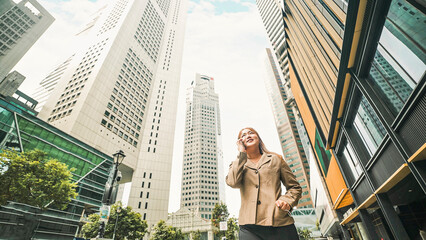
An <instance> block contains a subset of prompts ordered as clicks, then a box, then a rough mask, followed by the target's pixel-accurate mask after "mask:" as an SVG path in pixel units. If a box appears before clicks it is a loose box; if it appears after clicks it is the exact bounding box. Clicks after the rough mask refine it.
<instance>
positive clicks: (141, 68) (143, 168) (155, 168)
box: [39, 0, 187, 224]
mask: <svg viewBox="0 0 426 240" xmlns="http://www.w3.org/2000/svg"><path fill="white" fill-rule="evenodd" d="M186 3H187V2H186V1H185V0H174V1H163V0H156V1H152V0H147V1H136V0H134V1H133V0H116V1H114V2H111V3H110V4H109V5H108V6H107V7H106V8H103V9H102V10H101V12H102V13H101V14H100V13H99V14H97V16H99V18H97V19H96V21H93V22H92V23H91V24H89V25H88V26H90V28H88V29H87V31H90V35H91V38H90V39H92V40H90V41H88V44H87V46H84V47H82V48H81V49H79V51H78V52H77V53H76V54H75V55H74V57H73V58H72V60H71V62H70V63H69V65H68V67H67V69H66V70H65V71H64V72H63V73H62V76H61V79H60V80H59V81H58V84H57V86H56V87H55V89H54V91H53V92H52V94H51V96H50V98H49V99H48V101H47V102H46V104H45V105H44V107H43V109H42V110H41V112H40V114H39V116H40V118H42V119H45V120H47V121H48V122H49V123H51V124H52V125H54V126H56V127H58V128H60V129H62V130H63V131H65V132H67V133H69V134H71V135H72V136H74V137H76V138H78V139H80V140H82V141H84V142H86V143H88V144H90V145H92V146H93V147H95V148H96V149H100V150H101V151H104V152H106V153H108V154H112V153H113V152H115V151H117V150H118V149H121V150H123V151H124V152H125V154H126V158H125V160H124V162H123V164H122V165H121V166H120V167H121V171H122V173H123V175H124V176H123V178H124V179H125V180H128V181H131V182H132V185H131V190H130V196H129V201H128V204H129V205H130V206H132V207H133V208H134V209H135V210H136V211H138V212H140V213H141V214H142V217H143V219H146V220H147V221H148V223H149V224H153V223H156V222H157V221H158V220H159V219H166V217H167V210H168V197H169V188H170V177H171V176H170V175H171V165H172V164H171V161H172V153H173V136H174V128H175V116H176V110H177V97H178V89H179V82H180V78H179V77H180V69H181V58H182V50H183V36H184V28H185V21H186ZM85 34H88V33H87V32H86V33H85ZM88 39H89V38H88Z"/></svg>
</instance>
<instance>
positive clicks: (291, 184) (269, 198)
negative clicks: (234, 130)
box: [226, 152, 302, 227]
mask: <svg viewBox="0 0 426 240" xmlns="http://www.w3.org/2000/svg"><path fill="white" fill-rule="evenodd" d="M281 182H282V183H283V184H284V186H285V187H286V190H287V192H286V193H285V194H284V195H281ZM226 184H228V185H229V186H230V187H232V188H239V189H240V194H241V208H240V214H239V219H238V222H239V224H240V225H246V224H256V225H262V226H274V227H279V226H286V225H290V224H293V223H294V219H293V218H292V217H291V216H290V215H289V214H288V213H287V212H286V211H284V210H281V209H279V208H278V207H277V206H276V205H275V201H277V200H278V199H279V200H282V201H285V202H287V203H288V204H290V206H292V207H293V206H295V205H297V203H298V201H299V199H300V196H301V193H302V188H301V187H300V184H299V182H298V181H297V180H296V178H295V176H294V175H293V173H292V171H291V170H290V168H289V166H288V165H287V163H286V162H285V161H284V160H283V159H282V157H281V156H279V155H276V154H267V153H264V154H263V155H262V157H261V158H260V160H259V162H258V164H257V166H256V164H254V163H252V162H251V161H250V160H247V153H245V152H241V153H240V154H239V156H238V157H237V159H236V160H235V161H234V162H232V163H231V165H230V166H229V173H228V175H227V176H226Z"/></svg>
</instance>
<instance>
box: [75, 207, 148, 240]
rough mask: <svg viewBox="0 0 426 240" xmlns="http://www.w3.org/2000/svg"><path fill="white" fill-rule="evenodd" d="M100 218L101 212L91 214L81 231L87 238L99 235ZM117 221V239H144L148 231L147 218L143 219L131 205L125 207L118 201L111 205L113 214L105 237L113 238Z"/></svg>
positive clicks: (106, 227) (106, 228)
mask: <svg viewBox="0 0 426 240" xmlns="http://www.w3.org/2000/svg"><path fill="white" fill-rule="evenodd" d="M118 209H120V212H118V211H117V210H118ZM117 215H118V219H117ZM99 219H100V216H99V214H92V215H90V216H89V220H90V222H88V223H86V224H85V225H84V226H83V228H82V229H81V233H82V234H83V236H84V237H85V238H94V237H96V236H97V235H98V231H99V226H100V221H99ZM116 221H117V228H116V231H115V239H118V240H120V239H128V240H135V239H142V238H143V236H144V235H145V233H146V232H147V227H148V225H147V223H146V221H145V220H142V217H141V214H140V213H137V212H134V211H132V208H131V207H125V208H123V205H122V203H121V202H117V203H115V204H113V205H112V206H111V214H110V216H109V219H108V222H107V224H106V226H105V234H104V237H105V238H112V235H113V233H114V228H115V222H116Z"/></svg>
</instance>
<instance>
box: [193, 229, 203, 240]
mask: <svg viewBox="0 0 426 240" xmlns="http://www.w3.org/2000/svg"><path fill="white" fill-rule="evenodd" d="M191 234H192V238H191V239H192V240H201V232H200V230H197V231H192V232H191Z"/></svg>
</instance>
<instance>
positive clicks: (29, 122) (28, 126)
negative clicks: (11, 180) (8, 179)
mask: <svg viewBox="0 0 426 240" xmlns="http://www.w3.org/2000/svg"><path fill="white" fill-rule="evenodd" d="M0 149H1V150H4V149H6V150H15V151H20V152H22V151H30V150H34V149H39V150H42V151H44V152H46V153H47V154H48V157H49V158H54V159H57V160H58V161H60V162H62V163H65V164H66V165H67V166H68V168H69V169H71V168H74V169H75V170H74V171H73V172H72V176H73V177H72V181H73V182H76V183H77V188H76V192H77V193H78V196H77V197H76V198H75V199H72V201H71V202H70V204H69V205H68V206H67V208H66V209H64V210H58V209H53V208H48V209H47V210H45V211H41V210H40V209H39V208H36V207H34V206H30V205H26V204H22V203H16V202H9V203H8V204H7V205H3V206H1V211H0V229H1V231H0V238H1V239H28V238H37V239H72V238H73V237H74V236H75V235H76V234H77V232H78V230H79V227H81V225H82V221H85V220H86V221H87V216H88V215H89V214H91V213H95V212H97V211H98V209H99V207H101V205H102V196H103V193H104V189H105V183H106V182H107V180H108V176H109V171H110V167H111V166H112V163H113V159H112V156H110V155H106V154H104V153H102V152H100V151H98V150H96V149H94V148H92V147H91V146H89V145H87V144H85V143H83V142H81V141H79V140H77V139H76V138H74V137H71V136H70V135H68V134H66V133H64V132H62V131H61V130H59V129H57V128H55V127H52V126H51V125H50V124H48V123H46V122H44V121H41V120H40V119H38V118H37V117H35V116H34V115H33V114H32V112H30V111H27V110H25V109H23V108H20V107H17V106H16V105H15V104H13V103H10V102H9V101H7V100H5V99H3V98H0Z"/></svg>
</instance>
